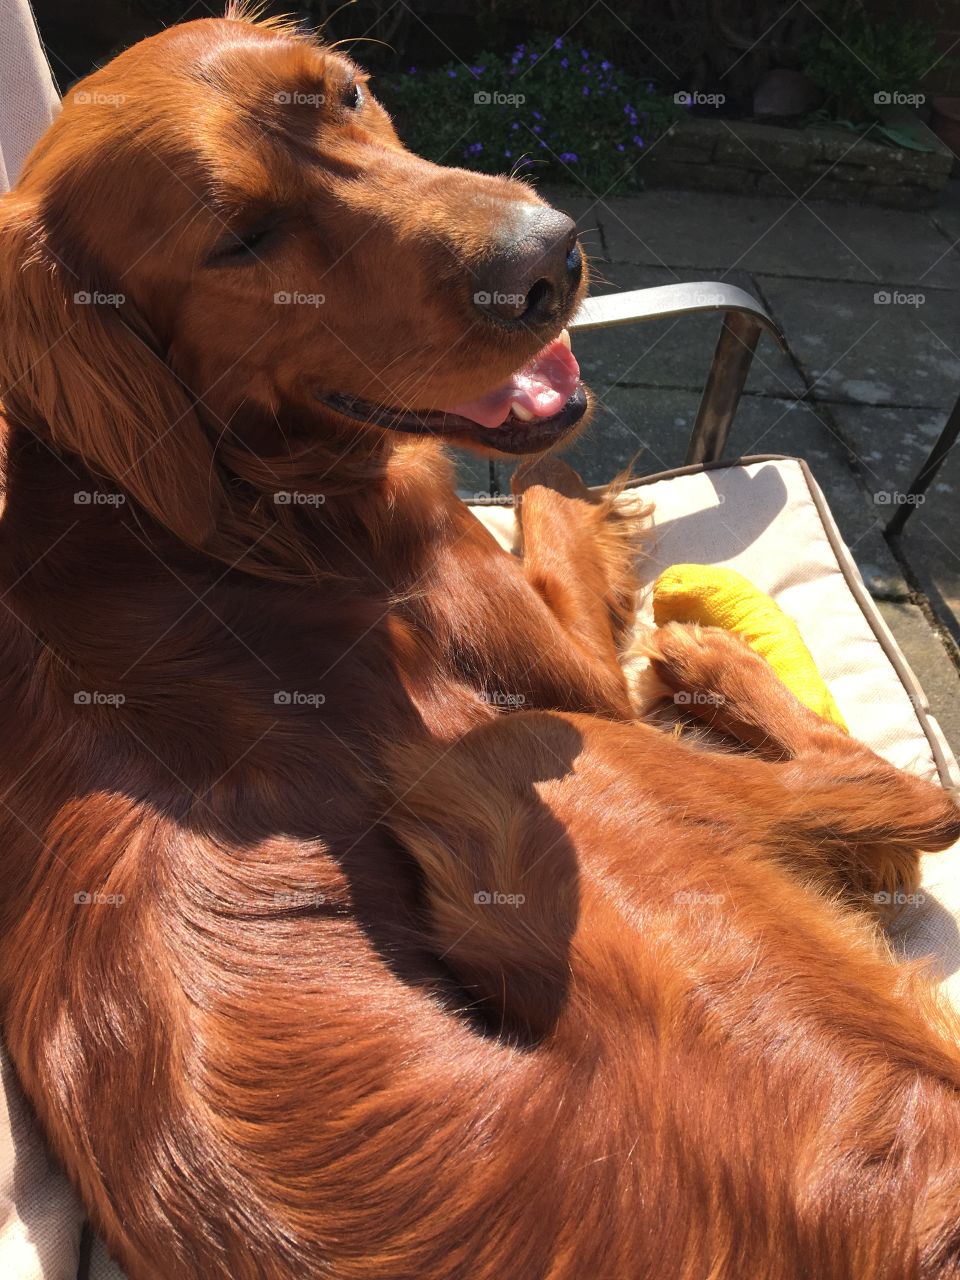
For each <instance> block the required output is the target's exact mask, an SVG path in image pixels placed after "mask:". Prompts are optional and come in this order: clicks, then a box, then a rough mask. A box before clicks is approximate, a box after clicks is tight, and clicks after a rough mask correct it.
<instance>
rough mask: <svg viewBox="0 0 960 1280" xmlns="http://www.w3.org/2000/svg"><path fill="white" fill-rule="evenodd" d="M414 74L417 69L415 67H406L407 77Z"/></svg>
mask: <svg viewBox="0 0 960 1280" xmlns="http://www.w3.org/2000/svg"><path fill="white" fill-rule="evenodd" d="M416 74H417V68H416V67H408V68H407V75H408V76H415V75H416Z"/></svg>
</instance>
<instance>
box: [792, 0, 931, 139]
mask: <svg viewBox="0 0 960 1280" xmlns="http://www.w3.org/2000/svg"><path fill="white" fill-rule="evenodd" d="M850 8H851V6H850V5H845V6H838V5H833V6H830V7H829V8H827V9H826V10H824V13H823V21H824V26H823V27H822V28H821V30H820V32H819V34H818V35H817V36H816V37H815V38H814V39H813V40H811V41H810V43H809V44H808V45H807V47H806V49H805V51H804V70H805V71H806V73H807V75H808V76H809V77H810V78H811V80H813V81H814V82H815V83H816V84H817V85H819V87H820V88H821V89H823V91H824V92H825V93H826V94H827V95H828V96H829V98H830V100H831V102H832V103H833V105H834V108H835V110H836V111H837V112H838V113H839V114H841V115H844V114H846V115H850V116H853V117H854V118H856V119H863V120H875V119H878V118H880V117H882V116H883V114H884V111H883V108H884V107H885V106H890V105H898V103H897V99H898V98H903V97H904V96H906V97H908V98H909V97H913V96H915V95H916V90H917V87H918V85H919V84H920V81H921V80H922V79H923V77H924V76H925V75H926V73H927V72H928V71H929V70H930V68H931V66H932V65H933V63H934V62H935V61H936V52H935V40H934V30H933V28H932V27H931V26H930V24H929V23H927V22H924V21H923V20H922V19H919V18H888V19H886V20H884V21H873V20H872V19H871V18H870V17H869V16H868V15H867V14H866V13H864V12H863V11H862V10H859V9H857V10H856V11H854V12H850ZM900 105H902V103H901V104H900ZM906 105H915V104H914V103H910V102H908V103H907V104H906Z"/></svg>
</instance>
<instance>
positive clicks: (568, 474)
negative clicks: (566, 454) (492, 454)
mask: <svg viewBox="0 0 960 1280" xmlns="http://www.w3.org/2000/svg"><path fill="white" fill-rule="evenodd" d="M513 492H514V496H515V497H516V498H517V513H518V522H519V527H520V533H521V545H522V550H523V563H524V571H525V573H526V576H527V579H528V581H529V582H530V584H531V585H532V586H533V587H534V588H535V590H536V591H537V592H538V593H539V594H540V595H541V596H542V597H543V599H544V600H545V601H546V602H547V604H548V606H549V607H550V609H551V610H552V612H553V613H554V615H555V616H556V617H557V618H558V620H559V621H560V623H561V625H562V626H563V627H564V628H565V629H566V630H567V631H569V632H570V633H571V634H572V635H574V636H576V637H577V639H578V640H580V641H581V642H582V643H583V644H585V645H586V646H587V647H588V648H589V649H591V650H592V651H593V652H594V653H595V654H597V656H599V657H601V658H603V659H604V660H606V661H611V662H616V661H617V660H618V656H619V648H620V646H621V644H622V642H623V640H624V637H625V635H626V633H627V631H628V629H629V628H630V626H631V624H632V622H633V615H634V609H635V603H636V591H637V581H636V570H635V561H636V556H637V549H638V541H639V533H640V527H641V526H640V519H639V518H638V517H634V516H631V515H626V514H624V513H622V512H621V511H620V510H618V509H617V507H616V506H615V504H614V502H613V500H612V498H607V497H605V496H601V495H598V494H595V493H591V491H590V490H589V489H588V488H587V486H586V485H585V484H584V483H583V481H582V480H581V479H580V477H579V476H578V475H577V473H576V472H575V471H574V470H573V468H572V467H569V466H567V464H566V463H565V462H561V461H560V459H559V458H553V457H546V458H540V459H537V461H536V462H533V463H529V464H528V465H526V466H523V467H521V468H520V469H519V470H518V471H517V472H516V474H515V475H514V477H513Z"/></svg>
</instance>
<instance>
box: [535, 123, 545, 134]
mask: <svg viewBox="0 0 960 1280" xmlns="http://www.w3.org/2000/svg"><path fill="white" fill-rule="evenodd" d="M533 132H534V133H543V125H540V124H535V125H534V126H533Z"/></svg>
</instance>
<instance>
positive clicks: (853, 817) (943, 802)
mask: <svg viewBox="0 0 960 1280" xmlns="http://www.w3.org/2000/svg"><path fill="white" fill-rule="evenodd" d="M649 650H650V654H651V665H652V668H653V671H654V674H655V676H656V677H657V678H658V679H659V680H660V681H661V682H662V683H663V685H665V686H666V687H667V689H669V690H672V691H673V692H674V694H675V695H676V694H678V693H682V694H683V695H684V698H683V704H684V706H685V707H686V709H687V710H689V711H690V712H692V713H693V714H694V715H695V716H696V717H697V718H698V719H700V720H702V721H704V722H706V723H708V724H709V725H710V726H711V727H712V728H714V729H717V730H719V731H720V732H721V733H723V734H725V735H727V736H729V737H733V738H735V739H738V740H739V741H740V742H742V743H745V744H748V745H750V746H751V747H753V748H754V750H755V751H756V753H757V754H760V755H764V756H766V757H768V758H771V757H772V759H773V760H774V761H775V762H776V764H775V768H776V769H777V773H778V776H779V777H780V779H781V783H782V785H783V786H784V787H785V789H786V790H787V792H788V796H789V799H790V803H789V805H788V806H787V808H786V809H785V811H784V820H785V821H784V825H785V829H786V830H787V831H788V832H792V833H794V834H795V835H797V836H799V838H800V839H799V845H798V847H799V850H800V856H802V857H805V858H813V859H814V860H817V859H820V860H822V861H823V863H824V865H828V866H829V867H830V869H831V871H832V872H833V873H834V874H835V875H836V876H838V877H839V880H840V882H841V883H842V884H843V886H844V887H845V888H846V889H852V890H854V891H855V892H856V893H858V894H862V895H865V896H867V897H868V898H871V897H876V900H877V901H878V903H882V902H883V899H884V895H885V894H888V893H890V892H891V891H893V890H896V889H898V888H900V887H905V888H908V889H909V888H912V887H913V886H914V885H915V883H916V881H917V877H918V859H917V852H918V850H927V851H932V850H937V849H944V848H946V847H947V846H949V845H950V844H952V843H953V842H954V841H955V840H957V839H960V809H958V808H957V806H956V805H955V804H954V803H953V802H952V801H951V799H950V798H949V796H947V795H946V794H945V793H944V792H943V791H942V790H941V789H940V788H939V787H937V786H935V785H933V784H932V783H929V782H925V781H924V780H922V779H920V778H916V777H913V776H911V775H910V774H907V773H903V772H901V771H900V770H899V769H896V768H894V766H893V765H891V764H889V763H887V761H885V760H882V759H881V758H880V757H879V756H877V755H875V754H874V752H872V751H871V750H870V749H869V748H868V747H866V746H864V744H863V743H861V742H858V741H857V740H856V739H855V738H852V737H850V735H849V734H846V733H844V732H843V730H841V729H839V728H837V726H835V725H833V724H830V723H828V722H827V721H825V720H823V719H821V718H820V717H819V716H817V715H815V714H814V713H813V712H812V711H810V710H808V709H807V708H806V707H805V706H803V705H802V704H801V703H800V702H799V701H798V700H797V699H796V698H795V697H794V696H793V694H792V693H790V691H789V690H788V689H787V688H786V686H785V685H783V684H782V683H781V681H780V680H779V679H778V678H777V676H776V675H775V674H774V672H773V670H772V668H771V667H770V666H769V665H768V663H766V662H765V661H764V660H763V659H762V658H761V657H759V656H758V655H757V654H756V653H754V651H753V650H752V649H751V648H750V647H749V645H747V644H746V643H745V642H744V641H743V640H741V639H740V638H739V637H738V636H735V635H732V634H731V633H730V632H727V631H721V630H717V629H715V628H695V627H689V626H681V625H678V624H671V625H669V626H667V627H663V628H661V629H660V630H659V631H657V632H655V633H653V634H652V635H651V637H650V639H649Z"/></svg>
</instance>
